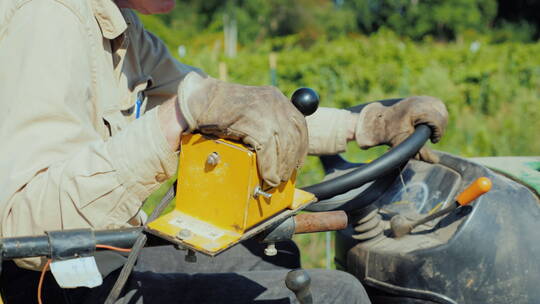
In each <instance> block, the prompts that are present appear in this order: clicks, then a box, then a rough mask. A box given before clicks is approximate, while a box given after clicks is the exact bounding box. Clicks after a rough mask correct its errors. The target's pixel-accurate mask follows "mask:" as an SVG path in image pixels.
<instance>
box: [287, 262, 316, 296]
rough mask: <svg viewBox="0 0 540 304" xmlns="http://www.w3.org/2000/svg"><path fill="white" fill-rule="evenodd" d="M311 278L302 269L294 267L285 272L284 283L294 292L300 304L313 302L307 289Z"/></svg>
mask: <svg viewBox="0 0 540 304" xmlns="http://www.w3.org/2000/svg"><path fill="white" fill-rule="evenodd" d="M310 284H311V278H310V277H309V275H308V274H307V272H306V271H305V270H304V269H294V270H291V271H289V272H288V273H287V276H286V277H285V285H286V286H287V288H289V290H291V291H292V292H294V295H295V296H296V299H297V300H298V302H300V304H313V297H312V296H311V291H310V290H309V285H310Z"/></svg>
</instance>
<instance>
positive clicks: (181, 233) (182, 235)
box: [176, 229, 191, 240]
mask: <svg viewBox="0 0 540 304" xmlns="http://www.w3.org/2000/svg"><path fill="white" fill-rule="evenodd" d="M189 237H191V231H190V230H189V229H182V230H180V231H179V232H178V234H177V235H176V238H177V239H180V240H184V239H187V238H189Z"/></svg>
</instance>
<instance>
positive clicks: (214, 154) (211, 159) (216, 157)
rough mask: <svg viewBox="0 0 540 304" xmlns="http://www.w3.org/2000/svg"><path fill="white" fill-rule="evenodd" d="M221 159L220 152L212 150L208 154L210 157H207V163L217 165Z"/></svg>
mask: <svg viewBox="0 0 540 304" xmlns="http://www.w3.org/2000/svg"><path fill="white" fill-rule="evenodd" d="M219 160H220V157H219V154H218V153H217V152H212V153H210V155H208V158H206V163H207V164H208V165H210V166H215V165H217V164H218V163H219Z"/></svg>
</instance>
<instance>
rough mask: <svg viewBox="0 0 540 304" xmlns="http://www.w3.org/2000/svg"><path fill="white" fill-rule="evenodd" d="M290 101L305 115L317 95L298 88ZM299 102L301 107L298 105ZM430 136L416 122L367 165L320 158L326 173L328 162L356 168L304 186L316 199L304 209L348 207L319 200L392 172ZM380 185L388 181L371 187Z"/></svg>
mask: <svg viewBox="0 0 540 304" xmlns="http://www.w3.org/2000/svg"><path fill="white" fill-rule="evenodd" d="M315 100H316V102H315ZM400 100H401V99H387V100H381V101H379V102H380V103H382V104H383V105H385V106H390V105H392V104H394V103H396V102H398V101H400ZM304 101H308V102H309V103H308V102H306V103H305V104H304ZM292 102H293V104H294V105H295V106H296V107H297V108H298V109H299V110H300V111H301V112H302V113H304V114H305V115H306V114H307V113H308V112H310V113H309V114H311V113H313V112H315V110H316V109H317V106H318V103H319V97H318V95H317V93H316V92H315V91H313V90H311V89H306V88H301V89H299V90H297V91H296V92H295V93H294V94H293V97H292ZM302 104H303V106H299V105H302ZM367 104H369V103H366V104H362V105H359V106H355V107H352V108H349V110H350V111H352V112H360V111H361V110H362V108H363V107H364V106H366V105H367ZM307 108H309V111H304V110H305V109H307ZM309 114H307V115H309ZM430 136H431V129H430V128H429V127H428V126H427V125H418V126H416V129H415V131H414V133H412V134H411V135H410V136H409V137H408V138H407V139H406V140H405V141H403V142H402V143H400V144H399V145H397V146H395V147H394V148H392V149H390V150H389V151H388V152H386V153H385V154H383V155H382V156H381V157H379V158H377V159H375V160H374V161H372V162H370V163H368V164H350V163H348V162H346V161H344V160H343V159H342V158H341V157H340V156H338V155H332V156H323V157H321V161H322V162H323V166H324V167H325V169H326V171H327V172H328V169H330V166H332V165H334V166H336V165H337V166H341V167H342V168H341V169H350V168H354V167H357V168H356V169H352V171H350V172H347V173H345V174H343V175H340V176H337V177H335V178H332V179H329V180H326V181H323V182H320V183H318V184H315V185H311V186H307V187H304V188H303V190H305V191H308V192H311V193H313V194H314V195H315V197H317V200H318V201H319V202H317V203H313V204H312V205H310V206H308V207H307V208H306V209H305V210H307V211H314V212H317V211H328V210H336V209H352V208H351V206H348V207H345V208H340V207H342V206H336V204H324V202H322V203H321V201H324V200H327V199H330V198H332V197H335V196H337V195H341V194H344V193H346V192H348V191H351V190H354V189H358V188H360V187H362V186H363V185H365V184H366V183H369V182H372V181H376V180H378V179H381V178H383V177H386V176H388V175H389V174H392V173H393V172H395V171H396V169H399V168H400V167H402V166H403V165H405V164H406V163H407V162H408V161H409V159H410V158H411V157H413V156H414V155H415V154H416V153H418V151H420V149H421V148H422V147H423V146H424V144H425V143H426V141H427V140H428V139H429V138H430ZM343 167H345V168H343ZM346 167H348V168H346ZM381 184H388V183H387V182H385V181H376V182H374V183H373V187H378V186H379V185H381ZM388 186H389V185H388ZM346 211H347V210H346Z"/></svg>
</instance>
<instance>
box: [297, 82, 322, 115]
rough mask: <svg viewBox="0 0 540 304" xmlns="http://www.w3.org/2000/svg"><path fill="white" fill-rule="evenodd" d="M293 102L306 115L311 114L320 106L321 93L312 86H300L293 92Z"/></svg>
mask: <svg viewBox="0 0 540 304" xmlns="http://www.w3.org/2000/svg"><path fill="white" fill-rule="evenodd" d="M291 102H292V103H293V105H294V106H295V107H296V108H297V109H298V111H300V112H301V113H302V114H304V116H309V115H311V114H313V113H315V111H317V108H318V107H319V95H318V94H317V92H315V90H313V89H310V88H299V89H297V90H296V91H294V93H293V94H292V97H291Z"/></svg>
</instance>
